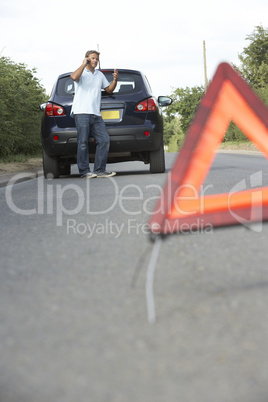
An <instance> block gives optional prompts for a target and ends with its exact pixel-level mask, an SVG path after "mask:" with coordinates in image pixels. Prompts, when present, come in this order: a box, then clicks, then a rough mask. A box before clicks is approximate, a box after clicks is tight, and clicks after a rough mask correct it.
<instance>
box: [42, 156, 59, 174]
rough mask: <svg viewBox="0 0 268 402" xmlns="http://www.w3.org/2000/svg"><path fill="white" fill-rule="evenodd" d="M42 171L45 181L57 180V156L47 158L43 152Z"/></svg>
mask: <svg viewBox="0 0 268 402" xmlns="http://www.w3.org/2000/svg"><path fill="white" fill-rule="evenodd" d="M43 169H44V176H45V178H46V179H57V178H58V177H60V167H59V160H58V157H57V156H49V155H47V154H46V152H45V151H44V150H43Z"/></svg>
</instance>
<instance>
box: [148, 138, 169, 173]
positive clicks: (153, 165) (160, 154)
mask: <svg viewBox="0 0 268 402" xmlns="http://www.w3.org/2000/svg"><path fill="white" fill-rule="evenodd" d="M165 170H166V164H165V152H164V144H163V140H162V141H161V146H160V148H159V149H157V150H156V151H151V152H150V172H151V173H164V172H165Z"/></svg>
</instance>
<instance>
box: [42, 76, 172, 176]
mask: <svg viewBox="0 0 268 402" xmlns="http://www.w3.org/2000/svg"><path fill="white" fill-rule="evenodd" d="M101 71H102V72H103V73H104V74H105V76H106V78H107V79H108V81H109V82H111V81H112V80H113V76H112V74H113V70H112V69H107V70H101ZM118 72H119V79H118V83H117V86H116V89H115V91H114V92H113V94H112V95H109V94H108V93H106V92H105V91H103V92H102V98H101V114H102V117H103V120H104V121H105V124H106V126H107V131H108V133H109V136H110V150H109V155H108V161H107V162H108V163H114V162H123V161H143V162H144V163H146V164H148V163H149V164H150V172H151V173H163V172H164V171H165V156H164V144H163V117H162V112H161V107H162V106H168V105H170V104H171V102H172V100H171V99H170V98H168V97H166V96H160V97H158V99H156V98H155V97H154V96H153V94H152V91H151V88H150V85H149V83H148V81H147V78H146V77H145V76H144V75H143V74H142V73H141V72H140V71H135V70H123V69H119V70H118ZM73 95H74V83H73V80H72V79H71V77H70V73H68V74H62V75H60V76H59V77H58V79H57V81H56V83H55V85H54V88H53V91H52V94H51V97H50V99H49V101H48V102H47V103H46V104H44V105H41V106H40V107H41V109H42V110H44V115H43V118H42V125H41V139H42V147H43V167H44V175H45V177H54V178H57V177H59V176H60V175H68V174H70V171H71V164H74V163H76V152H77V132H76V127H75V121H74V119H73V118H72V117H71V116H70V112H71V107H72V102H73ZM89 152H90V155H89V156H90V161H91V162H94V154H95V142H94V139H93V138H90V144H89Z"/></svg>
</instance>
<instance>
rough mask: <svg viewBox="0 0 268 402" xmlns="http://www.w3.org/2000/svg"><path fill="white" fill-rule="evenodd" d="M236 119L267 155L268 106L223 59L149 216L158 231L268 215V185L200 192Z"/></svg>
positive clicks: (165, 232)
mask: <svg viewBox="0 0 268 402" xmlns="http://www.w3.org/2000/svg"><path fill="white" fill-rule="evenodd" d="M231 121H233V122H234V123H235V124H236V125H237V126H238V127H239V128H240V130H241V131H243V133H244V134H245V135H246V136H247V137H248V138H249V139H250V140H251V141H252V142H253V143H254V144H255V145H256V146H257V147H258V148H259V150H261V151H262V152H263V153H264V154H265V156H266V157H267V158H268V109H267V107H266V106H265V105H264V103H263V102H262V101H261V100H260V99H259V98H258V97H257V95H256V94H255V93H254V92H253V90H252V89H251V88H250V87H249V86H248V84H247V83H246V82H245V81H244V80H243V79H242V78H241V77H240V76H239V75H238V74H237V73H236V71H235V70H234V69H233V68H232V67H231V66H230V65H229V64H227V63H222V64H220V65H219V67H218V69H217V71H216V73H215V76H214V78H213V80H212V82H211V84H210V86H209V88H208V90H207V93H206V95H205V96H204V98H203V99H202V101H201V103H200V106H199V108H198V110H197V113H196V115H195V118H194V120H193V122H192V124H191V126H190V128H189V131H188V133H187V136H186V139H185V142H184V145H183V147H182V149H181V151H180V153H179V154H178V157H177V159H176V161H175V163H174V166H173V168H172V170H171V172H170V173H169V174H168V178H167V181H166V184H165V186H164V188H163V191H162V194H161V197H160V199H159V201H158V203H157V205H156V207H155V210H154V213H153V214H152V216H151V218H150V221H149V227H150V230H151V232H152V233H153V234H168V233H174V232H184V231H191V230H199V229H201V226H202V228H205V227H209V225H211V226H213V227H215V226H226V225H234V224H239V223H243V222H246V223H248V222H256V221H260V220H268V187H261V188H254V189H252V190H246V191H239V192H233V193H226V194H216V195H200V194H199V193H200V188H201V185H202V184H203V183H204V181H205V178H206V175H207V173H208V171H209V169H210V167H211V164H212V162H213V159H214V157H215V154H216V151H217V149H218V147H219V145H220V143H221V142H222V140H223V138H224V135H225V133H226V131H227V129H228V127H229V124H230V122H231Z"/></svg>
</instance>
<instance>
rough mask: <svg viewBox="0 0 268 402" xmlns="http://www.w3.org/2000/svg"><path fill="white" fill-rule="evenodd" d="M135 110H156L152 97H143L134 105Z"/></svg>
mask: <svg viewBox="0 0 268 402" xmlns="http://www.w3.org/2000/svg"><path fill="white" fill-rule="evenodd" d="M135 110H136V112H147V111H150V112H151V111H153V112H155V111H156V110H157V105H156V102H155V100H154V98H149V99H145V100H144V101H142V102H139V103H138V104H137V105H136V107H135Z"/></svg>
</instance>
